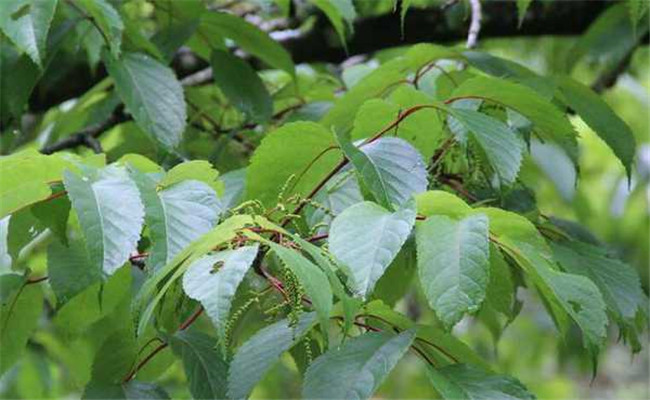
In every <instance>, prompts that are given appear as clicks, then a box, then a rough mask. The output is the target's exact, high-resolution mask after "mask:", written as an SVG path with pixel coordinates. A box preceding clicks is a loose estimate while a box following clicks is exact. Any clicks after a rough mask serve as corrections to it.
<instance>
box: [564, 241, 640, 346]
mask: <svg viewBox="0 0 650 400" xmlns="http://www.w3.org/2000/svg"><path fill="white" fill-rule="evenodd" d="M552 248H553V254H554V255H555V258H556V259H557V260H558V262H559V263H560V265H562V267H563V268H564V269H565V270H566V271H568V272H570V273H573V274H577V275H582V276H586V277H587V278H589V279H591V280H592V281H593V282H594V283H595V284H596V286H598V289H600V292H601V293H602V295H603V299H604V301H605V304H606V305H607V310H608V311H609V312H610V313H611V315H612V316H613V317H614V320H615V321H616V322H617V323H618V324H619V326H621V329H622V330H623V332H624V333H626V331H628V330H631V331H633V330H634V323H635V318H636V317H637V315H638V314H639V313H641V314H645V310H646V309H647V305H648V298H647V297H646V295H645V294H644V293H643V290H642V289H641V282H640V280H639V276H638V274H637V272H636V271H635V270H634V268H632V267H631V266H630V265H628V264H625V263H623V262H622V261H620V260H617V259H615V258H612V257H610V256H608V255H607V254H606V253H605V252H604V251H603V250H602V249H601V248H600V247H596V246H593V245H589V244H586V243H581V242H567V243H563V244H560V243H553V245H552Z"/></svg>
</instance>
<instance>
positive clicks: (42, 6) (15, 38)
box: [0, 0, 57, 68]
mask: <svg viewBox="0 0 650 400" xmlns="http://www.w3.org/2000/svg"><path fill="white" fill-rule="evenodd" d="M56 4H57V0H3V4H2V7H0V30H2V32H3V33H4V34H5V35H7V37H8V38H9V39H11V41H12V42H14V43H15V45H16V47H18V48H19V49H20V50H21V51H24V52H25V53H27V55H29V57H30V58H31V59H32V60H33V61H34V63H35V64H36V65H38V66H39V67H41V68H42V67H43V66H44V65H43V64H44V61H45V47H46V43H47V34H48V31H49V30H50V24H51V23H52V19H53V18H54V11H55V10H56Z"/></svg>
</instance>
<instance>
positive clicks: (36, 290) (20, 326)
mask: <svg viewBox="0 0 650 400" xmlns="http://www.w3.org/2000/svg"><path fill="white" fill-rule="evenodd" d="M3 289H4V288H3ZM12 292H13V295H12V296H10V297H9V298H8V299H7V300H6V301H3V302H2V305H1V306H0V341H1V342H2V346H0V374H4V373H5V372H6V371H7V370H8V369H9V368H10V367H11V366H12V365H14V364H15V363H16V362H17V361H19V360H20V359H21V356H22V355H23V352H24V351H25V346H26V345H27V341H28V340H29V337H30V336H31V334H32V332H33V331H34V329H36V327H37V325H38V320H39V318H40V316H41V313H42V311H43V291H42V290H41V288H40V287H39V286H38V285H25V286H22V287H21V288H18V289H17V290H15V291H12Z"/></svg>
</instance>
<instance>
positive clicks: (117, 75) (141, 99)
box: [104, 53, 187, 149]
mask: <svg viewBox="0 0 650 400" xmlns="http://www.w3.org/2000/svg"><path fill="white" fill-rule="evenodd" d="M104 62H105V64H106V69H107V70H108V74H109V75H110V76H111V77H112V78H113V80H114V81H115V88H116V89H117V92H118V94H119V95H120V98H121V99H122V101H123V102H124V104H126V107H127V109H128V111H129V112H130V113H131V114H132V115H133V119H135V122H136V123H137V124H138V126H139V127H140V128H142V130H144V131H145V132H147V133H148V134H150V135H151V136H152V137H153V138H154V139H155V140H157V141H158V142H160V143H161V144H162V145H163V146H165V147H166V148H168V149H173V148H175V147H176V146H178V144H179V143H180V141H181V136H182V134H183V131H184V130H185V123H186V119H187V111H186V109H185V98H184V95H183V88H182V87H181V84H180V82H178V80H177V79H176V76H175V75H174V72H173V71H172V70H171V69H169V68H167V67H166V66H164V65H163V64H161V63H159V62H158V61H156V60H155V59H153V58H151V57H149V56H148V55H145V54H141V53H124V54H123V55H122V57H121V58H119V59H115V58H113V57H104Z"/></svg>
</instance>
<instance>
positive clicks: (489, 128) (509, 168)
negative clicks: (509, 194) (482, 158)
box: [448, 108, 524, 184]
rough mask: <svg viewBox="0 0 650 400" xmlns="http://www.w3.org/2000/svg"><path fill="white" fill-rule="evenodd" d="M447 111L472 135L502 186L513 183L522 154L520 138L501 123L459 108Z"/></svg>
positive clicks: (522, 146) (521, 140)
mask: <svg viewBox="0 0 650 400" xmlns="http://www.w3.org/2000/svg"><path fill="white" fill-rule="evenodd" d="M448 110H449V113H450V114H451V115H453V116H454V117H455V118H456V120H458V121H459V122H460V123H461V124H462V125H463V126H465V127H466V128H467V130H469V131H470V132H471V133H472V134H473V137H474V138H475V139H476V141H477V142H478V143H479V144H480V145H481V148H482V149H483V151H484V152H485V154H486V156H487V158H488V160H489V161H490V164H491V165H492V168H494V170H495V171H496V174H497V176H498V177H499V179H500V180H501V181H502V182H503V183H505V184H510V183H513V182H514V181H515V179H517V174H518V172H519V168H520V166H521V159H522V152H523V151H524V141H523V139H522V137H521V136H519V135H518V134H517V133H516V132H514V131H513V130H512V129H510V128H509V127H508V126H507V125H506V124H505V123H503V122H501V121H499V120H498V119H495V118H492V117H490V116H487V115H485V114H483V113H480V112H477V111H472V110H466V109H459V108H449V109H448Z"/></svg>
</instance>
